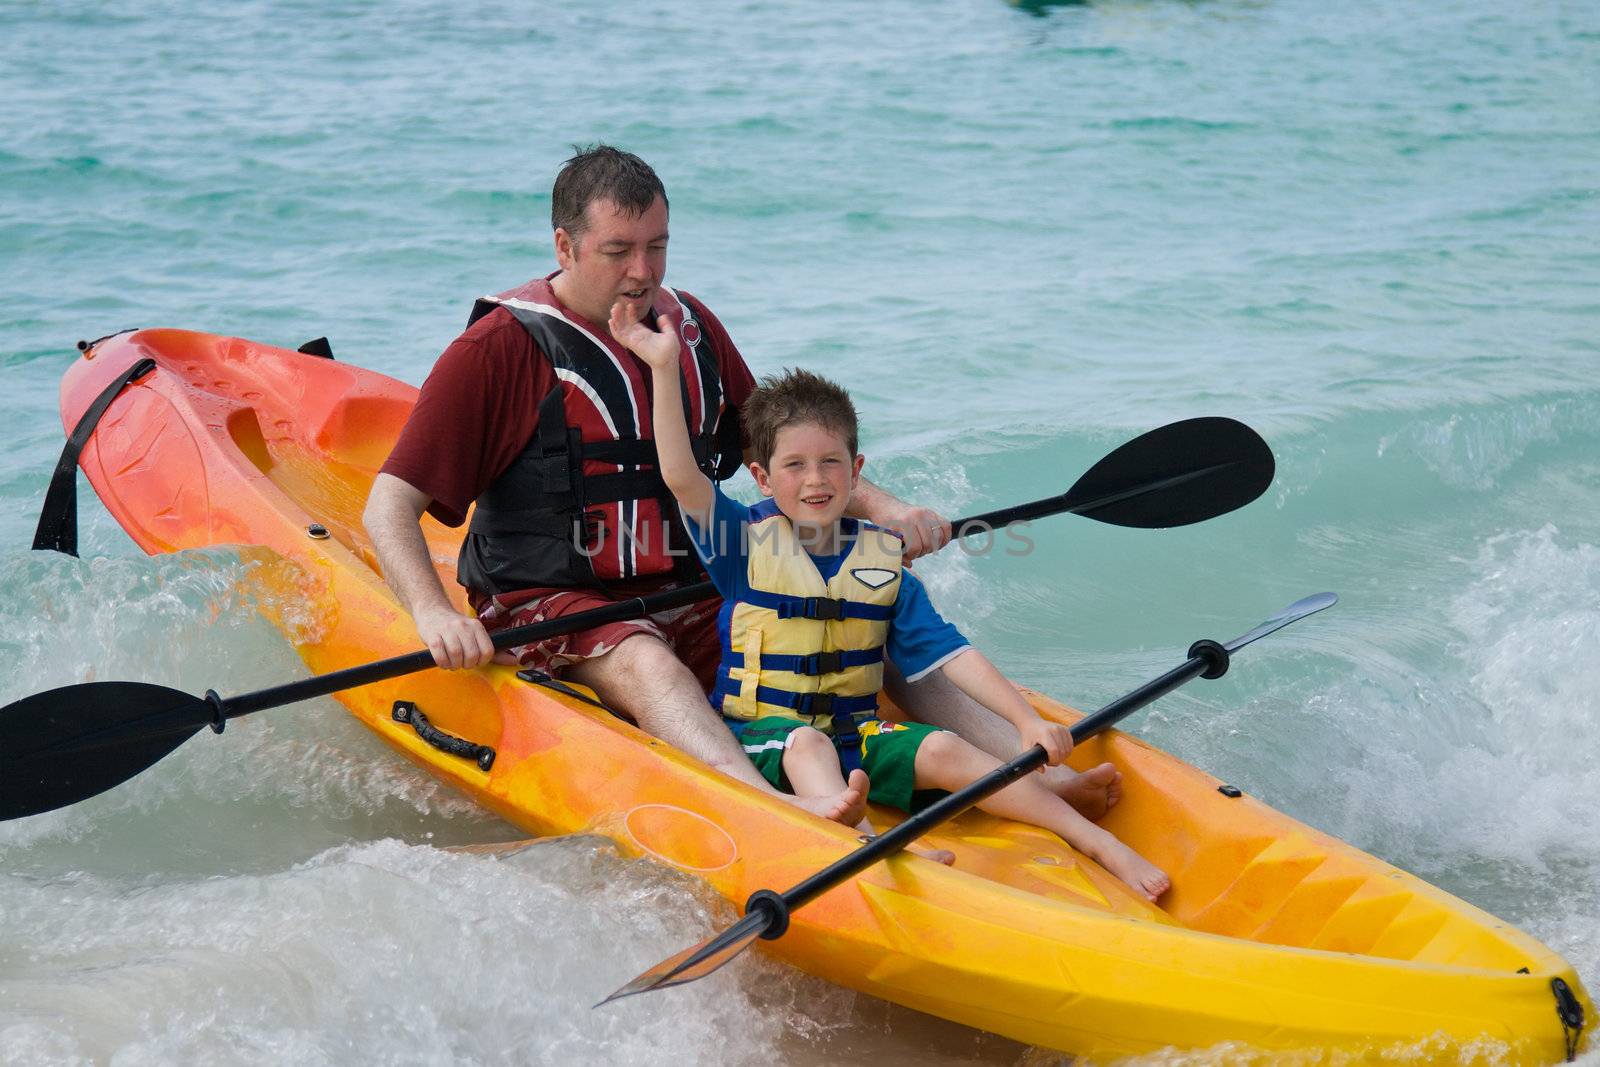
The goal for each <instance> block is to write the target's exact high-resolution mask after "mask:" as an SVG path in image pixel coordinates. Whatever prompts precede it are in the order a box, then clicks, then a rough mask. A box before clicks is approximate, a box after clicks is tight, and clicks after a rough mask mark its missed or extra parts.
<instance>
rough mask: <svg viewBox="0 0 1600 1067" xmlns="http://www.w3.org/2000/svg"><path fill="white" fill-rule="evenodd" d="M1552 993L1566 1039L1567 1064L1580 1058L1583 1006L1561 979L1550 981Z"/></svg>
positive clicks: (1563, 1035)
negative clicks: (1579, 1040) (1579, 1042)
mask: <svg viewBox="0 0 1600 1067" xmlns="http://www.w3.org/2000/svg"><path fill="white" fill-rule="evenodd" d="M1550 991H1551V992H1552V993H1554V994H1555V996H1556V1015H1557V1016H1558V1017H1559V1018H1560V1019H1561V1036H1562V1037H1564V1038H1566V1041H1567V1062H1568V1063H1571V1062H1572V1061H1573V1060H1575V1059H1577V1058H1578V1039H1579V1038H1580V1037H1582V1036H1583V1005H1582V1004H1580V1003H1579V1002H1578V998H1577V997H1576V996H1574V995H1573V993H1572V987H1571V986H1569V985H1567V983H1566V982H1564V981H1562V980H1561V979H1560V978H1552V979H1550Z"/></svg>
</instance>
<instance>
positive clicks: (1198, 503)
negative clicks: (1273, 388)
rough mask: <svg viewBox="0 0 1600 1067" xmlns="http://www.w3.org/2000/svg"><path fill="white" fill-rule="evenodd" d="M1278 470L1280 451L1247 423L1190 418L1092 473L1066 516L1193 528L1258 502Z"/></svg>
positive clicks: (1066, 498)
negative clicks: (1276, 453) (1275, 451)
mask: <svg viewBox="0 0 1600 1067" xmlns="http://www.w3.org/2000/svg"><path fill="white" fill-rule="evenodd" d="M1275 467H1276V465H1275V464H1274V462H1273V459H1272V449H1270V448H1268V447H1267V443H1266V442H1265V441H1263V440H1262V439H1261V435H1260V434H1258V433H1256V432H1255V431H1254V430H1252V429H1251V428H1250V427H1248V426H1246V425H1245V424H1244V423H1242V422H1236V421H1234V420H1233V419H1224V418H1219V417H1216V416H1207V417H1205V418H1199V419H1185V420H1183V421H1182V422H1174V423H1169V424H1167V425H1166V426H1161V427H1158V428H1157V429H1154V430H1151V431H1150V432H1149V433H1144V434H1140V435H1139V436H1138V437H1135V438H1134V439H1133V440H1131V441H1129V442H1128V443H1127V444H1125V445H1123V446H1122V447H1121V448H1118V449H1117V450H1116V451H1114V452H1112V453H1110V454H1109V455H1107V456H1106V457H1105V458H1104V459H1102V460H1101V461H1100V462H1099V463H1096V464H1095V465H1094V466H1093V467H1090V468H1089V470H1088V471H1087V472H1086V473H1085V474H1084V476H1083V477H1082V478H1079V479H1078V480H1077V482H1076V483H1075V484H1074V485H1073V486H1072V488H1071V489H1068V490H1067V491H1066V493H1065V494H1064V495H1063V496H1062V498H1061V502H1062V504H1063V505H1064V507H1063V508H1062V510H1065V511H1070V512H1072V513H1073V514H1074V515H1082V516H1084V517H1085V518H1089V519H1096V520H1098V521H1100V522H1108V523H1111V524H1112V525H1114V526H1133V527H1138V528H1140V529H1150V530H1153V529H1165V528H1166V527H1169V526H1187V525H1189V524H1190V523H1194V522H1202V521H1204V520H1206V519H1211V518H1215V517H1216V516H1218V515H1225V514H1227V513H1228V512H1230V511H1232V510H1234V509H1235V508H1241V507H1243V506H1244V505H1246V504H1248V503H1250V501H1252V500H1254V499H1255V498H1256V497H1258V496H1260V495H1261V494H1262V493H1264V492H1266V490H1267V486H1269V485H1271V484H1272V475H1273V472H1274V470H1275Z"/></svg>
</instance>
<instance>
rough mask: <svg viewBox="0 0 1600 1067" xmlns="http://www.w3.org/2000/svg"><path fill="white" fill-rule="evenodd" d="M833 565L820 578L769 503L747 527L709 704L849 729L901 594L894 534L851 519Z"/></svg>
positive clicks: (872, 699)
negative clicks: (742, 581)
mask: <svg viewBox="0 0 1600 1067" xmlns="http://www.w3.org/2000/svg"><path fill="white" fill-rule="evenodd" d="M842 521H843V523H844V524H845V529H846V532H847V533H848V532H850V531H851V530H852V529H853V530H854V533H855V538H854V541H853V542H852V544H851V546H850V551H849V552H848V553H847V554H846V555H845V558H844V559H843V560H842V561H841V562H840V565H839V571H838V573H837V574H835V575H834V576H833V577H832V578H830V579H828V580H827V581H824V580H823V578H822V573H821V572H820V571H818V570H817V565H816V563H815V562H813V561H812V559H811V557H810V555H808V554H807V553H806V550H805V548H804V547H803V546H802V545H801V544H800V540H799V538H798V537H797V536H796V535H795V532H794V526H793V524H792V523H790V521H789V520H788V519H787V518H785V517H784V516H783V515H782V514H780V513H778V511H777V509H776V506H775V505H773V503H772V502H771V501H767V502H766V503H765V504H763V505H762V506H761V507H759V508H758V509H757V518H756V520H755V521H754V522H752V523H751V525H750V527H749V530H748V531H747V537H748V540H749V569H748V576H749V584H750V595H749V596H748V597H747V598H744V599H741V600H739V601H738V602H737V603H734V604H731V605H729V607H728V608H727V609H726V610H725V612H724V618H725V619H726V625H725V627H724V643H723V649H722V664H721V666H720V667H719V668H718V671H717V686H716V689H715V690H713V692H712V703H713V704H718V703H719V702H720V707H721V710H722V714H724V715H726V716H728V717H729V718H733V719H746V720H751V719H759V718H762V717H764V716H767V715H781V716H784V717H786V718H791V719H799V720H801V721H802V722H806V723H809V724H810V725H812V726H815V727H816V728H817V729H819V730H822V731H823V732H825V733H832V734H836V735H844V734H849V733H851V732H853V731H851V730H850V729H848V727H849V726H850V725H851V724H852V722H853V721H859V720H861V719H865V718H869V717H870V716H872V715H873V714H874V713H875V712H876V710H877V707H878V690H880V689H881V688H883V646H884V644H885V642H886V641H887V640H888V637H889V620H890V619H891V618H892V617H893V615H894V602H895V598H896V597H897V596H898V595H899V592H900V559H901V553H902V551H903V550H904V547H905V546H904V544H903V542H902V541H901V540H900V538H899V537H898V536H896V535H895V534H892V533H890V532H889V531H887V530H884V529H882V528H880V527H877V526H873V525H871V524H870V523H864V522H862V523H858V522H855V521H854V520H851V519H845V520H842Z"/></svg>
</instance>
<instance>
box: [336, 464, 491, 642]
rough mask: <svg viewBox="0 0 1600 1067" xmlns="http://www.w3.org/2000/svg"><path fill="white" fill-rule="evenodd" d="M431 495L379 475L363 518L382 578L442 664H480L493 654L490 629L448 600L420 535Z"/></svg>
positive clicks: (396, 479) (426, 545) (373, 485)
mask: <svg viewBox="0 0 1600 1067" xmlns="http://www.w3.org/2000/svg"><path fill="white" fill-rule="evenodd" d="M430 503H432V500H431V499H430V498H429V496H428V495H427V494H426V493H424V492H422V491H421V490H420V489H417V488H416V487H414V486H412V485H411V484H410V483H408V482H405V481H403V480H401V479H399V478H396V477H395V476H394V475H392V474H379V475H378V477H377V479H376V480H375V481H374V482H373V483H372V493H371V495H370V496H368V497H367V509H366V511H365V513H363V515H362V516H361V521H362V523H363V524H364V525H365V526H366V528H367V536H369V537H371V538H372V547H373V548H374V549H376V550H377V553H378V562H379V563H380V564H381V565H382V567H383V580H384V581H385V582H387V583H388V584H389V588H390V589H392V590H394V593H395V595H396V596H397V597H399V598H400V603H401V604H402V605H404V606H405V609H406V611H407V612H409V613H410V615H411V621H412V623H413V624H414V625H415V626H416V628H417V636H418V637H420V638H422V643H423V644H425V645H427V646H428V651H430V652H432V653H433V661H434V662H435V663H437V664H438V665H439V666H441V667H446V668H450V669H456V668H461V667H481V666H483V665H484V664H485V663H488V662H489V660H490V659H491V658H492V657H493V656H494V644H493V643H492V642H491V641H490V640H489V632H488V631H487V630H485V629H484V628H483V624H482V623H480V622H479V621H478V620H477V619H474V618H472V617H471V616H468V615H463V614H461V613H460V612H459V611H457V610H456V609H455V606H454V605H452V604H451V603H450V599H449V597H447V596H446V595H445V591H444V586H443V585H441V584H440V582H439V573H438V572H437V571H435V570H434V569H433V559H432V557H431V556H430V555H429V553H428V543H427V541H426V540H424V539H423V536H422V513H423V512H424V511H425V510H427V507H428V505H429V504H430Z"/></svg>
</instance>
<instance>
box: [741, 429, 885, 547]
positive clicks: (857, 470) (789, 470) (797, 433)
mask: <svg viewBox="0 0 1600 1067" xmlns="http://www.w3.org/2000/svg"><path fill="white" fill-rule="evenodd" d="M861 463H862V457H861V456H853V455H851V454H850V446H849V444H848V443H847V442H846V441H845V439H844V438H843V437H841V436H840V435H839V434H837V433H835V432H834V431H832V430H830V429H828V428H827V427H826V426H822V425H820V424H818V423H815V422H799V423H795V424H794V425H792V426H785V427H784V428H783V429H781V430H779V431H778V437H777V440H776V441H774V442H773V447H772V461H771V466H770V467H764V466H762V465H761V464H760V463H751V464H750V473H751V474H753V475H755V479H756V485H758V486H760V487H761V491H762V492H763V493H765V494H766V495H767V496H770V497H772V498H773V499H774V500H776V501H777V502H778V510H779V511H781V512H783V513H784V515H786V516H788V518H789V521H791V522H793V523H795V524H797V525H804V526H828V525H831V524H833V523H837V522H838V521H839V520H840V519H841V518H842V517H843V516H844V508H845V505H846V504H847V503H849V501H850V491H851V490H852V489H854V488H855V487H856V480H857V479H858V478H860V476H861Z"/></svg>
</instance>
